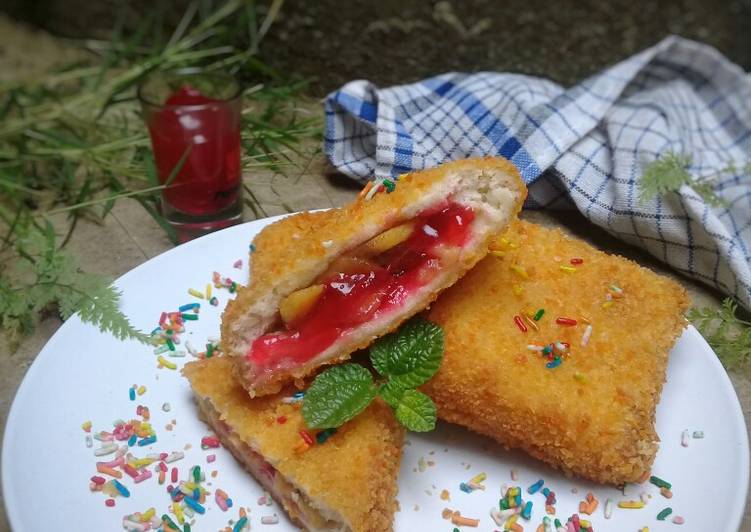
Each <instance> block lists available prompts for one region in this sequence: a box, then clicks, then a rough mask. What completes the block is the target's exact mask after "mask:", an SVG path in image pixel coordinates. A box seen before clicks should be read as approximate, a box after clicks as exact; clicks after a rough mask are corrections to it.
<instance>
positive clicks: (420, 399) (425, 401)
mask: <svg viewBox="0 0 751 532" xmlns="http://www.w3.org/2000/svg"><path fill="white" fill-rule="evenodd" d="M394 413H395V414H396V419H398V420H399V422H400V423H401V424H402V425H404V426H405V427H407V428H408V429H409V430H411V431H412V432H427V431H429V430H433V429H434V428H435V419H436V409H435V404H434V403H433V401H432V399H430V397H428V396H427V395H425V394H424V393H422V392H418V391H417V390H404V393H403V394H402V397H401V399H400V400H399V404H397V405H396V409H395V410H394Z"/></svg>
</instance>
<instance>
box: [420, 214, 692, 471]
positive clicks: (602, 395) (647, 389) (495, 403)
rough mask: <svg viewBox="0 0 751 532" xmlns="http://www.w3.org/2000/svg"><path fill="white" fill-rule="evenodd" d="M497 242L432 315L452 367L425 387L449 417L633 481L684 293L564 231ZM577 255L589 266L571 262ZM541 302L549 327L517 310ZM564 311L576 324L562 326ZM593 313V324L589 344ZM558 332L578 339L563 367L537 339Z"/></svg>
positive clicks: (647, 451) (569, 464) (564, 461)
mask: <svg viewBox="0 0 751 532" xmlns="http://www.w3.org/2000/svg"><path fill="white" fill-rule="evenodd" d="M491 249H498V250H499V251H497V252H492V251H491V253H495V255H489V256H488V257H486V258H485V259H484V260H482V261H481V262H480V263H479V264H478V265H477V266H476V267H475V268H474V269H473V270H472V271H470V272H469V273H468V274H467V275H466V276H465V277H464V278H463V279H462V280H461V281H460V282H458V283H457V284H456V285H454V286H453V287H452V288H451V289H449V290H447V291H446V292H444V293H443V294H442V295H441V297H440V298H439V299H438V300H437V301H436V303H435V304H434V305H433V307H432V308H431V309H430V311H429V313H428V319H430V320H432V321H435V322H436V323H439V324H441V325H442V326H443V328H444V332H445V337H446V354H445V359H444V361H443V365H442V366H441V368H440V370H439V372H438V373H437V375H436V376H435V377H434V378H433V379H432V380H431V381H430V382H429V383H427V384H426V386H425V391H426V392H427V393H428V394H429V395H430V396H431V397H433V399H434V400H435V402H436V404H437V406H438V414H439V416H440V417H441V418H442V419H444V420H447V421H450V422H453V423H458V424H460V425H464V426H466V427H468V428H470V429H472V430H474V431H477V432H479V433H482V434H485V435H488V436H490V437H492V438H494V439H496V440H497V441H498V442H500V443H501V444H503V445H504V446H505V447H509V448H520V449H523V450H525V451H526V452H528V453H529V454H531V455H532V456H535V457H536V458H539V459H540V460H543V461H545V462H547V463H549V464H551V465H553V466H555V467H558V468H560V469H562V470H564V471H565V472H567V473H574V474H576V475H579V476H581V477H584V478H588V479H592V480H595V481H598V482H603V483H608V484H615V485H619V484H622V483H624V482H635V481H636V480H637V479H639V478H640V477H642V475H644V474H645V473H646V472H648V471H649V469H650V468H651V465H652V462H653V460H654V457H655V454H656V452H657V448H658V443H659V438H658V436H657V434H656V432H655V428H654V420H655V409H656V406H657V402H658V400H659V397H660V391H661V389H662V385H663V382H664V381H665V370H666V367H667V361H668V352H669V350H670V349H671V347H672V346H673V343H674V342H675V340H676V338H677V336H678V335H680V333H681V331H682V330H683V329H684V327H685V326H686V320H685V319H684V317H683V313H684V311H685V310H686V308H687V307H688V304H689V300H688V296H687V294H686V292H685V290H684V289H683V288H682V287H680V286H679V285H678V284H677V283H675V282H674V281H672V280H670V279H668V278H666V277H662V276H659V275H657V274H655V273H653V272H652V271H650V270H648V269H646V268H643V267H640V266H639V265H637V264H636V263H634V262H632V261H629V260H627V259H624V258H622V257H618V256H613V255H607V254H605V253H603V252H601V251H598V250H596V249H594V248H592V247H591V246H589V245H588V244H586V243H584V242H581V241H579V240H576V239H574V238H571V237H569V236H567V235H565V234H564V233H563V232H561V231H560V230H554V229H546V228H543V227H540V226H538V225H534V224H531V223H528V222H524V221H516V222H515V223H514V224H513V225H512V226H511V227H510V229H509V231H508V232H507V233H506V235H505V236H504V237H501V238H499V239H497V241H496V243H495V244H494V245H493V246H491ZM572 258H580V259H583V263H582V264H579V265H572V264H571V262H570V260H571V259H572ZM572 269H574V271H572ZM611 285H614V286H615V287H616V288H611ZM618 288H620V289H621V290H622V293H620V294H619V293H618ZM607 294H610V296H607ZM608 298H611V299H610V301H611V302H609V303H608V300H609V299H608ZM538 309H544V310H545V314H544V316H543V317H542V318H541V319H540V320H539V321H537V322H535V324H536V325H537V326H538V328H539V331H536V330H534V328H533V327H532V326H531V325H529V323H526V327H527V329H528V331H527V332H526V333H525V332H522V331H521V330H520V329H519V328H518V327H517V325H516V324H515V323H514V316H520V317H523V313H524V311H525V310H527V311H530V312H532V313H534V312H536V311H537V310H538ZM558 317H568V318H573V319H576V320H578V324H577V325H576V326H573V327H570V326H562V325H558V324H556V318H558ZM585 319H589V320H590V321H591V325H592V330H591V336H590V339H589V342H588V343H587V345H586V346H582V345H581V344H582V337H583V335H584V334H585V331H586V327H587V325H586V322H585V321H584V320H585ZM533 321H534V320H533ZM556 341H561V342H568V343H569V344H570V355H569V356H566V357H564V360H563V363H562V364H561V365H560V366H558V367H556V368H553V369H549V368H547V367H546V362H547V360H546V359H544V358H543V356H542V354H541V353H540V352H536V351H531V350H529V349H528V348H527V346H528V345H541V346H542V345H546V344H549V343H550V342H556Z"/></svg>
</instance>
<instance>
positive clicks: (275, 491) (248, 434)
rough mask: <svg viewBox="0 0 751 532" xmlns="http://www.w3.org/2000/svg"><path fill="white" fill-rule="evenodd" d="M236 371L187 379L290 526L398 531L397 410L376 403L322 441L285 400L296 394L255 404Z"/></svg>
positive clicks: (192, 372) (194, 373)
mask: <svg viewBox="0 0 751 532" xmlns="http://www.w3.org/2000/svg"><path fill="white" fill-rule="evenodd" d="M232 365H233V363H232V361H231V360H230V359H229V358H228V357H214V358H209V359H205V360H201V361H198V362H191V363H189V364H186V366H185V368H184V369H183V374H184V375H185V376H186V377H187V378H188V380H189V381H190V384H191V386H192V387H193V392H194V393H195V395H196V399H197V402H198V406H199V408H200V410H201V413H202V415H203V416H204V419H205V420H206V422H207V423H208V424H209V425H210V426H211V427H212V428H213V430H214V431H215V432H216V434H217V436H219V438H220V439H221V441H222V443H223V444H224V446H225V447H226V448H227V449H228V450H229V451H230V452H231V453H232V454H233V455H234V456H235V458H237V460H238V461H239V462H240V463H241V464H242V465H243V466H244V467H245V468H246V469H247V470H248V471H249V472H250V473H251V474H252V475H253V476H254V477H255V478H256V479H257V480H258V482H260V483H261V485H262V486H263V487H264V489H266V490H267V491H268V492H269V493H270V494H271V495H272V497H273V498H274V499H275V500H276V501H277V502H278V503H279V504H281V506H282V507H283V508H284V510H285V511H286V512H287V514H288V515H289V517H290V519H291V520H292V521H293V522H294V523H295V524H296V525H298V526H300V527H303V528H305V529H306V530H308V531H310V532H388V531H390V530H392V522H393V517H394V512H395V510H396V505H397V503H396V492H397V475H398V473H399V463H400V460H401V452H402V451H401V450H402V443H403V440H404V429H403V428H402V426H401V425H399V424H398V423H397V422H396V420H395V419H394V415H393V413H392V412H391V409H390V408H389V407H388V406H387V405H386V404H384V403H383V402H381V401H374V402H373V403H372V404H371V405H370V406H369V407H368V408H367V409H366V410H365V411H364V412H363V413H362V414H361V415H359V416H358V417H356V418H355V419H353V420H352V421H349V422H348V423H346V424H345V425H344V426H342V427H341V428H339V430H338V431H337V432H336V433H335V434H333V435H328V438H327V439H326V440H325V441H322V440H323V438H321V436H320V435H317V434H315V432H313V431H308V432H305V433H304V434H303V433H302V431H305V430H306V428H305V424H304V422H303V419H302V415H301V414H300V409H299V406H300V403H299V402H298V403H290V402H289V401H286V400H285V398H288V397H290V396H292V394H293V392H294V391H296V390H294V389H293V390H288V391H286V392H282V393H280V394H278V395H270V396H266V397H260V398H256V399H251V398H249V397H248V394H247V393H246V392H245V390H244V389H243V388H242V386H240V384H238V383H237V382H236V380H235V379H234V378H233V369H232ZM306 438H307V439H311V438H312V440H313V441H316V440H318V441H316V442H315V443H314V444H313V445H310V446H309V444H308V443H307V442H306Z"/></svg>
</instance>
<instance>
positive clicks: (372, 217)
mask: <svg viewBox="0 0 751 532" xmlns="http://www.w3.org/2000/svg"><path fill="white" fill-rule="evenodd" d="M468 172H475V173H482V172H494V173H496V174H498V175H499V176H503V177H499V179H500V181H499V182H500V183H502V184H503V187H500V186H496V188H492V189H489V188H488V185H487V184H483V183H481V182H480V180H479V179H477V191H476V193H475V194H474V196H484V197H486V198H487V197H491V198H493V200H492V201H491V200H486V201H488V202H490V203H493V204H498V206H496V207H495V208H496V209H498V210H500V211H501V212H503V216H500V217H499V220H496V221H495V222H494V223H495V227H497V228H498V229H502V228H503V227H505V225H506V222H507V221H508V220H509V219H510V218H512V217H513V216H514V215H515V214H516V213H518V211H519V210H520V209H521V206H522V203H523V202H524V199H525V197H526V187H525V185H524V183H523V182H522V180H521V178H520V177H519V173H518V170H517V169H516V167H515V166H514V165H513V164H512V163H510V162H509V161H507V160H506V159H503V158H500V157H487V158H479V159H466V160H461V161H453V162H449V163H446V164H443V165H441V166H439V167H436V168H432V169H429V170H423V171H420V172H415V173H411V174H405V175H403V176H401V177H400V178H399V181H398V185H397V186H396V189H395V190H394V191H393V192H392V193H389V194H386V193H379V194H376V195H375V196H374V197H373V198H372V199H370V200H364V199H363V198H358V199H357V200H355V201H354V202H352V203H350V204H349V205H346V206H344V207H342V208H339V209H331V210H328V211H325V212H316V213H308V212H305V213H300V214H297V215H294V216H290V217H287V218H284V219H283V220H281V221H279V222H276V223H274V224H271V225H269V226H267V227H266V228H264V229H263V230H262V231H261V232H260V233H259V234H258V236H257V237H256V238H255V239H254V241H253V244H254V246H255V251H254V252H253V253H252V254H251V276H250V283H249V285H248V286H247V287H243V288H240V289H239V290H238V295H237V298H236V299H235V300H234V301H230V302H229V303H228V304H227V307H226V309H225V311H224V313H223V314H222V327H221V331H222V348H223V349H224V352H225V353H227V354H229V355H230V356H234V357H237V368H236V370H237V376H238V378H239V379H240V380H241V382H243V385H244V386H245V387H246V389H248V392H249V393H250V395H251V396H256V395H264V394H268V393H276V392H278V391H279V389H280V388H281V387H282V386H283V385H284V384H286V383H287V382H289V381H290V380H292V379H295V378H301V377H305V376H307V375H309V374H311V373H312V372H313V371H314V370H315V369H316V368H317V367H319V366H321V365H322V364H332V363H336V362H340V361H343V360H346V359H347V358H349V355H350V354H351V353H353V352H354V351H356V350H358V349H361V348H363V347H366V346H368V345H369V344H370V343H371V342H372V341H373V340H374V339H375V338H377V337H378V336H382V335H384V334H387V333H389V332H391V331H393V330H394V329H396V328H398V326H399V325H401V323H403V322H404V321H405V320H406V319H408V318H409V317H411V316H412V315H414V314H416V313H418V312H420V311H421V310H423V309H424V308H425V307H426V306H427V305H428V304H430V303H431V302H432V301H433V300H434V299H435V298H436V297H437V296H438V294H439V293H440V291H441V290H443V289H445V288H446V287H448V286H450V285H451V284H453V283H455V282H456V281H457V280H458V279H459V278H460V277H461V276H462V275H464V273H465V272H466V271H467V270H469V269H470V268H471V267H472V266H474V265H475V264H476V263H477V261H478V260H480V259H481V258H482V257H483V256H484V255H485V254H486V252H487V243H488V241H489V240H490V238H491V237H492V234H491V233H490V232H488V233H487V235H483V239H482V241H481V242H479V245H478V246H476V247H475V248H474V249H467V250H465V252H463V253H462V255H461V256H460V259H459V262H458V264H456V265H455V266H454V265H452V266H451V268H452V271H451V274H450V275H448V276H447V277H446V279H445V280H444V281H443V282H441V283H440V284H439V285H438V286H436V287H435V289H434V290H432V291H430V292H427V291H426V293H425V294H424V296H422V297H421V298H420V300H419V304H416V305H414V306H413V307H412V308H409V309H407V310H408V312H405V313H403V314H400V315H399V316H398V319H395V320H394V321H392V322H390V323H386V324H384V326H383V327H381V328H379V330H378V331H377V333H375V334H368V335H367V336H364V337H362V338H359V337H354V336H353V337H352V341H351V342H350V343H348V344H346V345H342V346H338V345H337V346H332V349H333V350H334V351H335V352H333V353H330V354H324V355H322V356H320V357H316V358H314V359H312V360H311V361H309V362H308V363H306V364H303V365H300V366H298V367H296V368H294V369H293V370H290V371H288V372H282V371H278V372H275V373H273V374H271V375H269V376H268V378H264V379H263V380H261V381H259V382H253V381H254V378H253V377H254V372H255V370H254V368H253V367H252V364H251V363H250V362H248V361H246V360H245V359H244V358H243V356H244V355H245V354H246V351H247V349H248V347H249V345H250V343H252V340H253V339H255V338H257V337H258V336H260V335H261V334H264V333H266V332H268V331H269V330H270V329H271V328H273V327H275V326H278V324H279V319H278V314H277V312H276V311H277V308H278V304H279V301H280V300H281V299H282V298H283V297H284V296H285V295H287V294H289V293H291V292H292V291H294V290H297V289H299V288H303V287H306V286H309V285H310V284H311V283H312V282H313V281H314V279H315V278H316V277H317V276H318V275H320V274H321V273H322V272H323V271H325V270H326V268H327V267H328V264H329V263H330V262H331V261H332V260H333V259H334V258H336V257H337V256H339V255H341V254H342V253H345V252H347V251H349V250H351V249H353V248H355V247H357V246H358V245H360V244H362V243H364V242H366V241H368V240H369V239H371V238H372V237H374V236H376V235H377V234H379V233H381V232H383V231H384V230H385V229H388V228H390V227H392V226H394V225H397V224H399V223H402V222H404V221H406V220H409V219H411V218H413V217H414V216H415V215H417V214H419V212H420V211H421V210H424V209H425V208H426V207H427V206H429V205H434V204H435V203H437V202H438V201H439V200H443V199H445V197H446V193H445V191H444V192H442V191H441V187H442V182H444V181H448V180H450V179H455V178H456V176H457V174H461V173H468ZM492 183H495V182H492ZM495 184H496V185H497V183H495ZM469 196H471V197H470V200H471V201H477V198H476V197H474V196H473V194H469ZM429 198H435V199H429ZM426 201H431V202H432V203H430V204H429V205H424V204H425V203H426ZM419 205H422V207H419V208H418V206H419Z"/></svg>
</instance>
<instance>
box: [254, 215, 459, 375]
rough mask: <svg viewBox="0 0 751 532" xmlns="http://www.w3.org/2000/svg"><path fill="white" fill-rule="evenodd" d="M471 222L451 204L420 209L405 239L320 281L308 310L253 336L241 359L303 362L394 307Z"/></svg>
mask: <svg viewBox="0 0 751 532" xmlns="http://www.w3.org/2000/svg"><path fill="white" fill-rule="evenodd" d="M473 220H474V213H473V212H472V209H471V208H469V207H467V206H464V205H459V204H458V203H454V202H445V203H443V204H441V205H439V206H438V207H436V208H435V209H431V210H430V211H429V212H426V213H423V214H422V215H420V216H419V217H417V218H416V219H414V220H413V224H414V229H413V231H412V233H411V235H410V236H409V237H408V238H407V239H406V240H405V241H403V242H401V243H399V244H398V245H396V246H394V247H393V248H391V249H388V250H387V251H385V252H383V253H381V254H380V255H378V256H377V257H374V258H372V260H368V261H363V264H364V265H365V266H363V267H360V268H355V270H356V271H347V272H338V273H333V274H330V275H328V276H327V277H325V278H324V279H322V280H321V284H322V285H323V290H322V292H321V294H320V296H319V297H318V299H317V300H316V301H315V303H314V304H313V306H312V307H311V308H310V310H309V311H307V312H306V313H305V314H304V315H303V316H302V317H301V318H300V319H298V320H296V321H295V322H294V323H293V324H287V329H286V330H282V331H278V332H273V333H269V334H265V335H263V336H261V337H259V338H257V339H256V340H255V341H254V342H253V344H252V345H251V347H250V350H249V352H248V354H247V355H246V357H247V358H248V359H249V361H251V362H252V363H254V364H256V365H258V366H261V367H265V368H269V369H272V368H280V367H289V366H295V365H298V364H303V363H305V362H307V361H308V360H310V359H312V358H313V357H315V356H316V355H318V354H319V353H321V352H322V351H325V350H326V349H327V348H328V347H330V346H331V345H332V344H333V343H334V342H336V341H337V340H338V339H339V338H341V337H342V336H343V335H344V334H346V333H347V332H348V331H349V330H351V329H354V328H355V327H357V326H359V325H361V324H363V323H366V322H368V321H371V320H373V319H377V318H379V317H380V316H383V315H386V314H388V313H389V312H392V311H394V310H396V309H398V308H399V307H401V306H402V305H404V303H405V302H406V300H407V299H408V298H409V297H410V296H411V295H413V294H414V293H415V292H416V291H418V290H419V289H420V288H422V287H423V286H425V285H427V284H428V283H430V281H432V280H433V279H434V278H435V277H436V276H437V275H438V273H439V272H440V269H441V267H442V265H443V263H444V261H445V260H447V257H450V256H451V252H452V251H453V252H454V256H455V254H456V253H455V252H456V250H457V249H460V248H462V247H463V246H464V245H465V244H466V243H467V242H468V241H469V239H470V236H471V234H470V225H471V223H472V221H473ZM350 269H351V268H350Z"/></svg>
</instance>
